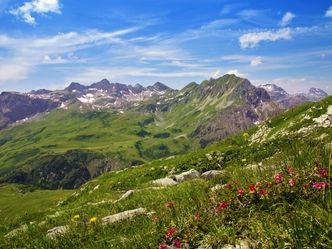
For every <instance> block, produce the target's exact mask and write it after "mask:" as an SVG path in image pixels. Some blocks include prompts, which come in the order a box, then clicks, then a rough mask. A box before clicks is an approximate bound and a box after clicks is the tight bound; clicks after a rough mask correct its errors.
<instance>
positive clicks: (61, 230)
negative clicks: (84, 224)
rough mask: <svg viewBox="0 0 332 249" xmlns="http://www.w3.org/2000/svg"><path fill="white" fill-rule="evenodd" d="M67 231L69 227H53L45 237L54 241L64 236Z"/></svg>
mask: <svg viewBox="0 0 332 249" xmlns="http://www.w3.org/2000/svg"><path fill="white" fill-rule="evenodd" d="M68 230H69V226H58V227H53V228H52V229H50V230H48V231H47V234H46V237H47V238H49V239H56V237H58V236H60V235H64V234H65V233H66V232H67V231H68Z"/></svg>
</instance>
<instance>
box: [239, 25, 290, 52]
mask: <svg viewBox="0 0 332 249" xmlns="http://www.w3.org/2000/svg"><path fill="white" fill-rule="evenodd" d="M289 39H291V29H290V28H283V29H279V30H276V31H275V32H273V31H263V32H252V33H247V34H244V35H242V36H241V37H240V38H239V42H240V46H241V48H254V47H256V46H257V45H258V44H259V43H260V42H262V41H277V40H289Z"/></svg>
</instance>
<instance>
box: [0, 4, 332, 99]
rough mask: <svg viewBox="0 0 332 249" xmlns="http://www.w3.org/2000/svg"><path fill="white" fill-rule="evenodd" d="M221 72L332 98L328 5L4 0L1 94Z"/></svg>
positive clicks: (181, 80) (182, 80)
mask: <svg viewBox="0 0 332 249" xmlns="http://www.w3.org/2000/svg"><path fill="white" fill-rule="evenodd" d="M225 73H235V74H237V75H239V76H243V77H247V78H248V79H249V80H250V81H252V82H253V83H254V84H256V85H258V84H263V83H275V84H277V85H280V86H281V87H284V88H285V89H286V90H288V91H289V92H300V91H306V90H307V89H308V88H310V87H312V86H316V87H321V88H322V89H324V90H326V91H327V92H329V93H332V1H327V0H316V1H309V0H302V1H289V0H288V1H286V0H278V1H268V0H259V1H258V0H257V1H252V0H246V1H236V0H191V1H188V0H164V1H161V0H127V1H123V0H121V1H118V0H112V1H110V0H98V1H91V0H90V1H89V0H79V1H78V0H0V91H5V90H17V91H29V90H31V89H38V88H50V89H57V88H63V87H64V86H66V85H68V84H69V83H70V82H72V81H75V82H81V83H84V84H90V83H93V82H96V81H99V80H101V79H102V78H108V79H109V80H110V81H112V82H121V83H127V84H135V83H140V84H143V85H149V84H153V83H154V82H156V81H161V82H163V83H165V84H167V85H169V86H171V87H173V88H181V87H183V86H185V85H186V84H187V83H189V82H191V81H196V82H200V81H202V80H204V79H208V78H210V77H218V76H220V75H223V74H225Z"/></svg>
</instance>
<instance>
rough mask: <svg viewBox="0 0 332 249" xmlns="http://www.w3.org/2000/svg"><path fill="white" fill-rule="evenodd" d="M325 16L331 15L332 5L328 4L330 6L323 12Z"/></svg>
mask: <svg viewBox="0 0 332 249" xmlns="http://www.w3.org/2000/svg"><path fill="white" fill-rule="evenodd" d="M325 16H326V17H332V6H330V8H328V9H327V10H326V12H325Z"/></svg>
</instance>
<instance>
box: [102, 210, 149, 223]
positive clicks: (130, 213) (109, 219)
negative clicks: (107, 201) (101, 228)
mask: <svg viewBox="0 0 332 249" xmlns="http://www.w3.org/2000/svg"><path fill="white" fill-rule="evenodd" d="M147 213H148V212H147V210H146V209H145V208H137V209H133V210H127V211H124V212H121V213H117V214H113V215H109V216H106V217H104V218H102V219H101V221H102V224H103V225H107V224H112V223H115V222H118V221H121V220H126V219H132V218H134V217H136V216H140V215H143V214H147Z"/></svg>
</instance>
